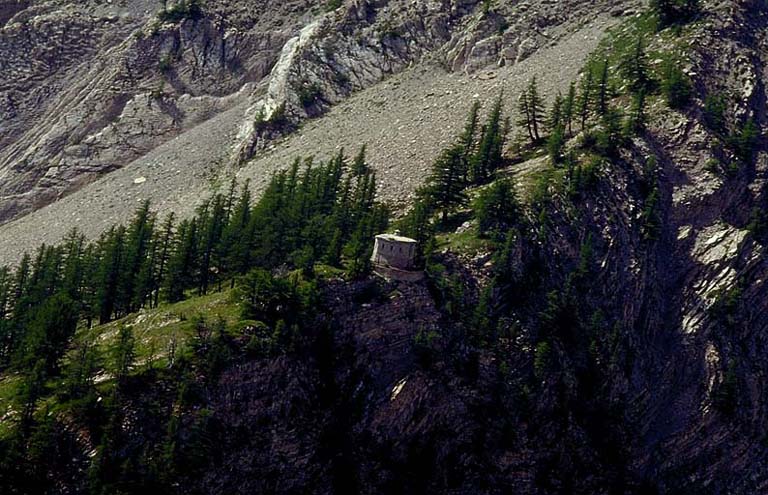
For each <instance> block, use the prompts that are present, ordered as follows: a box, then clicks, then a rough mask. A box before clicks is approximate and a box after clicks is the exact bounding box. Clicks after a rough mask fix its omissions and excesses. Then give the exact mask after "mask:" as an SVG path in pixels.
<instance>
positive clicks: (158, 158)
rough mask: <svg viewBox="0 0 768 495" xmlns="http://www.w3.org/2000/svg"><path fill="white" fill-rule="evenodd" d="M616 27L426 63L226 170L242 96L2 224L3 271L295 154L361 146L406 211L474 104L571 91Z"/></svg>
mask: <svg viewBox="0 0 768 495" xmlns="http://www.w3.org/2000/svg"><path fill="white" fill-rule="evenodd" d="M616 22H618V19H617V18H612V17H609V16H607V15H606V16H604V17H598V18H597V19H595V20H594V21H593V22H592V23H590V24H588V25H586V26H584V27H583V28H581V29H580V30H578V31H576V32H574V33H573V34H572V35H570V36H569V37H566V38H563V39H562V40H561V41H560V42H559V43H558V44H557V45H555V46H549V47H546V48H543V49H541V50H539V51H537V52H536V53H535V54H533V55H532V56H531V57H530V58H528V59H526V60H524V61H523V62H521V63H519V64H516V65H514V66H511V67H502V68H498V69H493V70H489V71H481V72H479V73H476V74H473V75H472V76H466V75H462V74H455V73H453V74H452V73H446V72H445V71H443V70H442V69H439V68H436V67H433V66H431V65H429V64H422V65H418V66H416V67H414V68H412V69H409V70H407V71H405V72H403V73H401V74H398V75H396V76H392V77H391V78H389V79H387V80H385V81H384V82H382V83H380V84H378V85H376V86H374V87H372V88H369V89H367V90H364V91H361V92H359V93H357V94H356V95H354V96H352V97H351V98H350V99H349V100H347V101H345V102H343V103H341V104H339V105H337V106H336V107H334V108H333V109H332V110H331V111H330V112H329V113H328V114H326V115H325V116H323V117H321V118H318V119H316V120H313V121H309V122H307V123H306V124H305V125H304V126H303V127H302V128H301V129H300V130H299V131H297V132H296V133H294V134H292V135H290V136H288V137H286V138H284V139H282V140H280V141H278V142H276V143H275V144H274V146H273V147H272V148H271V149H269V150H267V151H266V152H264V153H262V154H260V155H258V156H256V157H255V158H254V159H253V160H252V161H251V162H249V163H248V164H246V165H245V166H244V167H242V168H241V169H239V170H233V169H232V168H230V166H229V165H227V164H228V163H231V161H230V158H229V157H230V154H231V152H232V146H233V145H234V144H235V138H236V134H237V129H238V125H239V124H240V121H241V119H242V116H243V114H244V112H245V107H246V104H247V103H246V101H245V96H243V98H242V102H235V103H234V104H233V107H232V109H231V110H229V111H227V112H224V113H222V114H220V115H218V116H216V117H215V118H213V119H211V120H209V121H206V122H204V123H202V124H200V125H198V126H197V127H195V128H193V129H191V130H190V131H188V132H186V133H184V134H182V135H181V136H179V137H177V138H176V139H174V140H172V141H171V142H169V143H166V144H164V145H163V146H160V147H159V148H157V149H156V150H154V151H153V152H152V153H150V154H149V155H147V156H145V157H142V158H141V159H139V160H136V161H134V162H132V163H130V164H128V165H126V166H125V167H123V168H121V169H119V170H117V171H115V172H112V173H110V174H109V175H107V176H105V177H103V178H102V179H100V180H98V181H96V182H94V183H92V184H89V185H87V186H85V187H83V188H82V189H80V190H79V191H77V192H75V193H73V194H71V195H69V196H67V197H64V198H63V199H61V200H59V201H57V202H55V203H53V204H51V205H49V206H47V207H45V208H42V209H40V210H38V211H36V212H34V213H31V214H29V215H27V216H24V217H22V218H19V219H17V220H15V221H13V222H11V223H8V224H5V225H2V226H0V264H6V263H14V262H16V261H17V260H18V259H19V258H20V256H21V254H22V253H23V252H24V251H27V250H33V249H35V248H36V247H37V246H38V245H39V244H41V243H47V244H51V243H56V242H58V241H60V240H61V238H62V237H63V236H64V235H66V233H67V232H69V231H70V230H71V229H72V228H75V227H77V228H78V229H79V230H81V231H82V232H84V233H85V234H86V235H87V236H89V237H91V238H94V237H97V236H98V235H99V234H100V233H101V232H102V231H103V230H104V229H106V228H108V227H109V226H110V225H112V224H114V223H115V222H123V221H125V220H126V219H128V218H129V217H130V216H131V214H132V212H133V210H134V208H135V207H136V205H137V204H138V202H140V201H142V200H144V199H147V198H148V199H150V200H152V202H153V204H154V208H155V209H156V210H157V211H158V212H160V213H161V214H166V213H167V212H170V211H174V212H176V213H177V214H179V215H188V214H189V213H191V212H193V211H194V208H195V206H197V205H198V204H199V203H200V201H201V200H203V199H204V198H205V197H206V196H208V195H209V194H210V192H211V190H212V189H214V188H215V187H222V186H223V185H225V184H226V183H227V182H228V180H229V177H231V176H232V174H233V173H234V174H236V175H237V177H238V178H239V179H245V178H250V179H251V180H252V181H253V185H254V188H256V189H257V190H259V189H260V188H261V187H263V185H264V184H265V183H266V181H267V180H268V178H269V176H270V175H271V174H272V173H273V172H274V171H275V170H278V169H280V168H282V167H287V166H288V165H290V163H291V161H292V160H293V158H294V157H296V156H307V155H310V154H313V155H315V156H317V157H318V158H320V159H324V158H326V157H328V156H329V155H331V154H333V153H335V152H336V151H337V150H338V149H339V148H341V147H344V148H345V149H347V150H349V154H353V153H354V152H355V151H356V149H357V148H358V147H359V146H361V145H362V144H363V143H367V145H368V151H369V155H368V156H369V161H370V162H371V164H372V165H373V166H374V167H375V168H376V170H377V171H378V173H379V179H380V186H381V188H382V193H383V196H384V197H385V198H386V199H387V200H389V201H392V202H393V203H396V204H398V203H402V202H404V201H406V200H407V199H408V197H409V196H410V195H411V194H412V193H413V191H414V189H415V188H416V187H418V185H419V184H420V183H421V182H422V180H423V178H424V176H425V174H426V172H427V171H428V168H429V164H430V163H431V162H432V160H433V159H434V158H435V156H436V155H437V153H438V152H439V151H440V149H442V148H443V147H444V146H445V145H446V144H447V143H448V142H450V140H452V139H453V138H454V136H455V135H456V134H457V133H458V132H459V129H460V128H461V126H462V125H463V121H464V118H465V116H466V113H467V111H468V109H469V106H470V105H471V102H472V100H473V98H479V99H480V101H481V102H483V103H485V104H486V106H487V104H489V103H490V102H491V101H492V99H493V98H495V97H496V96H497V95H498V94H499V93H500V91H501V90H502V89H503V91H504V95H505V99H506V102H507V107H508V108H510V109H514V106H515V101H516V95H517V94H519V92H520V90H521V88H523V87H524V85H525V84H527V82H528V80H529V79H530V78H531V77H532V76H534V75H536V76H537V77H538V78H539V79H540V81H541V89H542V90H543V91H544V92H545V93H546V94H548V95H553V94H555V93H556V92H557V91H558V90H559V91H564V90H566V89H567V86H568V84H569V83H570V81H571V80H573V79H574V78H576V77H577V75H578V72H579V69H580V68H581V67H582V66H583V64H584V61H585V60H586V58H587V56H588V55H589V54H590V53H591V52H592V51H593V50H594V49H595V47H596V46H597V43H598V42H599V40H600V39H601V37H602V34H603V33H604V31H605V29H606V28H607V27H609V26H610V25H612V24H614V23H616ZM136 179H140V180H139V181H137V182H141V183H139V184H137V183H135V181H136ZM142 179H143V180H142Z"/></svg>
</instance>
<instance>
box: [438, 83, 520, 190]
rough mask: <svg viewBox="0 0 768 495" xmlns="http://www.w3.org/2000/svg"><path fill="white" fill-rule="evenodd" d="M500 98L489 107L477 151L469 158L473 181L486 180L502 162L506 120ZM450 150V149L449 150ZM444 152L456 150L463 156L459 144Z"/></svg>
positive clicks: (460, 156) (460, 165)
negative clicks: (503, 118) (503, 119)
mask: <svg viewBox="0 0 768 495" xmlns="http://www.w3.org/2000/svg"><path fill="white" fill-rule="evenodd" d="M502 111H503V105H502V99H501V97H499V98H498V99H497V100H496V102H495V103H494V105H493V108H492V109H491V113H490V114H489V115H488V121H487V122H486V124H485V126H484V127H483V132H482V135H481V137H480V144H479V145H478V149H477V153H475V155H474V156H473V157H472V158H471V160H470V164H469V167H470V170H469V172H470V174H469V175H470V178H471V180H472V182H474V183H482V182H484V181H486V180H487V179H488V178H489V177H490V174H492V173H493V172H494V171H495V170H496V169H497V168H499V167H500V166H501V164H502V161H503V159H502V152H503V150H504V141H505V139H506V135H505V133H506V127H507V125H506V122H505V121H502ZM449 150H450V151H449ZM449 150H446V152H444V154H443V157H445V156H446V155H449V154H455V153H457V152H458V156H459V158H462V157H463V149H462V148H461V145H459V147H458V148H457V147H455V146H454V147H453V148H449ZM463 166H464V160H463V159H461V160H460V163H457V164H456V165H455V167H463ZM464 176H466V173H463V174H462V177H464Z"/></svg>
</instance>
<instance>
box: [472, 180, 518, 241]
mask: <svg viewBox="0 0 768 495" xmlns="http://www.w3.org/2000/svg"><path fill="white" fill-rule="evenodd" d="M474 210H475V215H476V216H477V222H478V230H479V231H480V234H481V235H486V234H488V233H496V234H498V233H502V232H506V231H508V230H509V229H510V228H511V227H512V226H514V225H515V222H516V221H517V218H518V216H519V205H518V202H517V198H516V197H515V191H514V188H513V186H512V184H511V182H510V181H508V180H497V181H496V182H494V183H493V184H491V185H490V186H489V187H487V188H485V189H484V190H483V191H482V192H481V193H480V195H479V196H478V197H477V199H476V200H475V204H474Z"/></svg>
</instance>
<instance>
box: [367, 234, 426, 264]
mask: <svg viewBox="0 0 768 495" xmlns="http://www.w3.org/2000/svg"><path fill="white" fill-rule="evenodd" d="M417 244H418V243H417V242H416V240H415V239H411V238H409V237H403V236H401V235H398V233H397V232H395V233H394V234H379V235H377V236H376V241H375V244H374V245H373V256H371V261H372V262H373V264H374V265H375V266H376V267H381V268H394V269H396V270H413V269H414V268H415V260H416V245H417Z"/></svg>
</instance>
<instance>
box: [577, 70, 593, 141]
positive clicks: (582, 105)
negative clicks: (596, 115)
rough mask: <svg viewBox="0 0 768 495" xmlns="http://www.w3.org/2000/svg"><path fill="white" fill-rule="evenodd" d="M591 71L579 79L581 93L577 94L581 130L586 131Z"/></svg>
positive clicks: (590, 100) (591, 81) (591, 79)
mask: <svg viewBox="0 0 768 495" xmlns="http://www.w3.org/2000/svg"><path fill="white" fill-rule="evenodd" d="M592 85H593V76H592V69H591V68H590V69H588V70H587V71H586V73H585V74H584V76H582V79H581V91H580V93H579V100H578V105H577V106H578V109H579V117H580V118H581V130H582V131H583V130H586V128H587V119H588V118H589V109H590V108H591V106H592Z"/></svg>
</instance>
